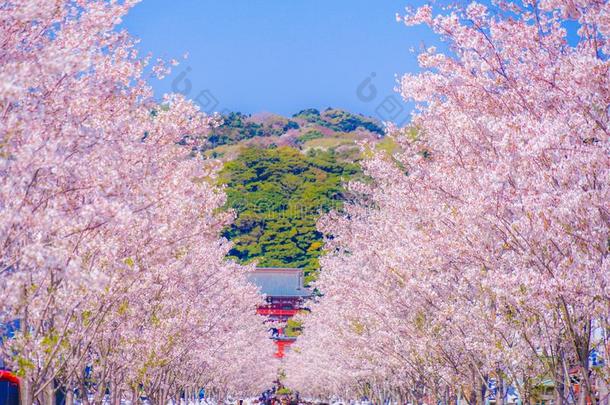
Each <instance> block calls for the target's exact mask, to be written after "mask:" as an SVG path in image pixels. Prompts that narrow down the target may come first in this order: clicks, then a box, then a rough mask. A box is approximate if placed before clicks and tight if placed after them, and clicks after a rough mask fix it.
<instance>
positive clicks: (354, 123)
mask: <svg viewBox="0 0 610 405" xmlns="http://www.w3.org/2000/svg"><path fill="white" fill-rule="evenodd" d="M292 118H293V119H302V120H304V121H306V122H309V123H312V124H318V125H321V126H324V127H326V128H330V129H332V130H334V131H342V132H352V131H355V130H356V129H358V128H364V129H366V130H369V131H371V132H373V133H377V134H379V135H383V134H384V130H383V128H382V127H381V125H379V123H378V121H376V120H373V119H371V118H368V117H365V116H363V115H360V114H353V113H350V112H347V111H344V110H339V109H336V108H327V109H326V110H324V111H323V112H320V111H318V110H316V109H315V108H308V109H306V110H303V111H300V112H298V113H296V114H294V115H293V116H292Z"/></svg>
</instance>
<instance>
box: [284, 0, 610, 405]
mask: <svg viewBox="0 0 610 405" xmlns="http://www.w3.org/2000/svg"><path fill="white" fill-rule="evenodd" d="M608 16H610V5H609V4H608V3H607V2H602V1H588V0H583V1H567V0H565V1H564V0H548V1H524V2H512V1H510V2H509V1H506V2H505V1H502V2H497V3H496V4H494V5H493V7H489V6H485V5H483V4H480V3H476V2H473V3H470V4H469V5H468V6H467V7H464V8H460V7H455V8H449V9H447V10H446V12H445V14H441V15H438V16H434V11H433V8H432V7H431V6H424V7H421V8H419V9H417V10H414V11H412V12H408V13H407V15H406V16H404V17H403V16H400V17H399V20H400V21H404V22H405V23H406V24H407V25H413V24H421V23H423V24H427V25H429V26H430V27H431V29H433V30H434V31H435V32H436V33H438V34H439V35H440V36H441V37H442V38H443V39H444V40H446V41H447V43H448V45H449V46H448V50H447V52H445V53H441V52H438V51H437V50H436V49H435V48H429V49H427V50H426V51H424V52H423V53H422V54H421V55H420V56H419V62H420V65H421V67H422V68H423V72H422V73H420V74H408V75H405V76H404V77H402V79H401V80H400V83H399V90H400V92H401V94H402V95H403V97H404V98H405V99H406V100H414V101H416V102H418V103H419V107H418V112H417V113H416V114H415V115H414V117H413V122H412V125H411V126H410V127H409V128H403V129H394V130H393V131H392V132H393V133H394V136H395V139H396V141H397V143H398V144H399V145H400V146H401V151H400V152H399V153H397V154H396V155H395V156H392V157H388V156H385V155H382V154H377V155H375V156H374V157H372V158H371V159H369V160H368V161H367V162H366V163H365V164H364V167H365V170H366V173H367V174H368V175H369V176H370V178H371V182H369V183H363V184H352V185H351V187H352V189H353V191H354V192H355V193H358V194H360V195H361V199H360V201H359V202H358V203H357V204H351V205H348V206H347V208H346V210H345V213H343V214H333V215H330V216H329V217H327V218H325V219H324V220H323V221H322V223H321V224H320V227H321V229H322V230H323V231H325V232H326V233H327V234H330V235H332V238H330V239H329V240H328V253H327V256H326V257H325V258H324V259H323V260H322V276H321V278H320V280H319V282H318V283H317V287H318V288H319V289H320V291H322V292H323V294H324V297H323V298H321V300H320V303H319V304H317V305H315V306H314V309H313V313H312V315H311V316H308V317H307V318H306V319H305V328H306V331H305V333H304V335H303V337H302V338H300V339H299V342H298V344H297V347H296V349H295V350H294V351H293V352H292V353H291V354H290V355H289V358H288V363H287V366H286V369H287V373H288V380H289V382H290V383H292V384H293V386H294V387H296V388H297V389H300V390H303V391H304V392H309V393H310V394H311V395H316V394H317V395H327V394H329V393H330V392H334V393H341V395H344V396H347V397H358V396H362V395H367V396H369V397H377V398H379V399H387V398H397V399H400V400H404V399H405V398H408V399H410V400H416V401H420V402H421V401H424V402H433V400H434V399H435V398H436V399H440V400H444V401H448V400H450V399H455V398H456V397H458V396H459V397H461V398H463V399H464V400H467V401H468V402H469V403H482V402H483V401H484V397H485V396H486V395H489V394H490V392H489V391H490V390H489V386H490V384H495V386H496V388H497V390H498V393H497V394H496V398H497V400H498V401H499V402H500V403H501V402H502V401H503V398H504V395H502V394H503V393H505V391H506V387H507V386H508V385H512V386H514V387H516V388H517V390H518V392H519V395H520V396H521V398H522V399H523V400H524V401H526V402H528V403H529V402H535V401H536V400H537V399H539V398H538V395H539V391H540V387H541V384H542V383H543V381H544V380H547V379H550V380H551V381H553V385H554V390H555V394H554V395H555V400H556V401H557V402H558V403H562V402H566V401H567V402H571V401H574V400H575V396H574V395H575V392H574V390H575V387H574V384H573V380H574V378H572V379H571V378H570V377H575V378H576V379H578V381H579V388H580V390H579V395H578V400H579V401H580V403H583V404H584V403H585V401H586V400H587V398H588V399H589V400H590V401H591V402H593V403H595V402H596V400H597V399H601V400H602V401H605V402H607V392H604V390H605V388H604V387H605V385H606V384H607V382H608V381H607V376H608V371H609V370H608V364H609V363H608V360H609V359H608V358H607V357H605V356H606V348H607V343H608V342H607V341H606V338H605V336H606V335H607V334H606V333H605V332H606V331H607V330H608V326H609V325H608V317H609V315H610V313H609V304H610V302H609V295H608V282H609V281H610V280H609V279H608V277H609V275H610V273H609V272H608V270H609V269H610V268H609V261H608V250H609V248H608V240H609V234H608V223H609V208H610V207H609V204H610V203H609V202H610V195H609V191H608V188H609V180H610V153H609V152H610V148H609V137H608V135H609V132H608V131H609V130H608V123H609V119H610V117H609V114H610V109H609V107H610V92H609V89H610V86H609V84H610V83H609V80H610V75H609V74H608V72H609V68H610V65H609V60H608V57H609V56H610V41H609V35H610V19H609V18H608ZM593 350H595V351H596V352H597V353H598V354H602V355H603V356H604V357H605V358H604V360H605V363H604V365H601V366H597V367H596V368H595V369H591V362H590V355H591V354H592V353H593ZM302 363H305V364H309V363H313V365H315V367H314V366H312V367H301V366H300V364H302ZM570 370H573V371H572V372H571V371H570ZM573 372H575V373H576V374H575V375H570V374H571V373H573Z"/></svg>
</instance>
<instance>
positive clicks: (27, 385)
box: [19, 378, 34, 405]
mask: <svg viewBox="0 0 610 405" xmlns="http://www.w3.org/2000/svg"><path fill="white" fill-rule="evenodd" d="M19 398H20V402H21V405H32V404H33V399H34V398H32V389H31V382H30V381H29V380H28V379H27V378H23V379H21V383H20V384H19Z"/></svg>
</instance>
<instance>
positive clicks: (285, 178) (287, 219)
mask: <svg viewBox="0 0 610 405" xmlns="http://www.w3.org/2000/svg"><path fill="white" fill-rule="evenodd" d="M358 171H359V166H358V165H357V164H354V163H348V162H341V161H339V160H338V159H337V157H336V155H335V153H334V152H333V151H310V152H309V153H308V154H307V155H305V154H302V153H301V152H300V151H298V150H296V149H293V148H290V147H280V148H271V149H262V148H246V149H244V150H243V151H242V153H241V154H240V156H239V157H237V158H236V159H235V160H232V161H230V162H227V163H226V165H225V167H224V169H223V170H222V171H221V173H220V179H221V183H222V184H224V185H226V193H227V198H228V200H227V208H231V209H233V210H234V211H235V213H236V215H237V217H236V219H235V221H234V223H233V224H232V225H231V226H229V227H228V228H226V229H225V231H224V236H225V237H227V238H228V239H230V240H232V241H233V242H234V244H235V245H234V247H233V249H232V250H231V252H230V257H232V258H234V259H237V260H238V261H240V262H243V263H247V262H250V261H253V260H257V261H258V263H259V265H260V266H272V267H281V266H288V267H302V268H304V269H305V275H306V280H311V279H312V278H313V277H314V275H315V274H314V271H315V269H316V268H317V266H318V258H319V256H320V253H321V251H322V246H323V238H322V235H321V234H320V232H318V231H317V230H316V222H317V220H318V218H319V217H320V214H321V213H323V212H328V211H329V210H331V209H340V208H341V206H342V202H343V199H344V189H343V183H344V182H346V181H347V180H348V179H349V178H350V177H352V176H354V175H355V174H357V173H358Z"/></svg>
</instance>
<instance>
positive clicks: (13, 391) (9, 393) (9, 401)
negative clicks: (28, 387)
mask: <svg viewBox="0 0 610 405" xmlns="http://www.w3.org/2000/svg"><path fill="white" fill-rule="evenodd" d="M0 404H2V405H5V404H6V405H19V378H17V376H16V375H15V374H13V373H11V372H10V371H7V370H0Z"/></svg>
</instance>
